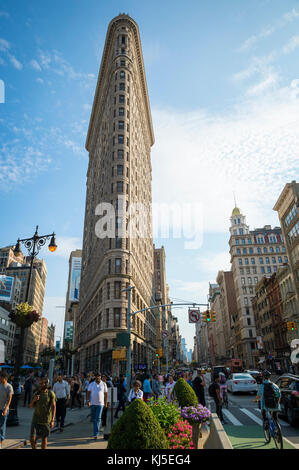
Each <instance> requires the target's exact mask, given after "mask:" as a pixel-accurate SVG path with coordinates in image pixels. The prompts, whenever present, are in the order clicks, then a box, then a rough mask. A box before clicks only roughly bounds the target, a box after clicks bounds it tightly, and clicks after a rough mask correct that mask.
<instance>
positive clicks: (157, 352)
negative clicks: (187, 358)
mask: <svg viewBox="0 0 299 470" xmlns="http://www.w3.org/2000/svg"><path fill="white" fill-rule="evenodd" d="M155 355H156V358H159V357H162V349H156V354H155Z"/></svg>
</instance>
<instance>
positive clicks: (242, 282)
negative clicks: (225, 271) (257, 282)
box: [241, 277, 245, 286]
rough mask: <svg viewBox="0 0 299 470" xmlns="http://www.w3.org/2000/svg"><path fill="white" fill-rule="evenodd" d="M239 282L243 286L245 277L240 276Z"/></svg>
mask: <svg viewBox="0 0 299 470" xmlns="http://www.w3.org/2000/svg"><path fill="white" fill-rule="evenodd" d="M241 284H242V286H245V277H241Z"/></svg>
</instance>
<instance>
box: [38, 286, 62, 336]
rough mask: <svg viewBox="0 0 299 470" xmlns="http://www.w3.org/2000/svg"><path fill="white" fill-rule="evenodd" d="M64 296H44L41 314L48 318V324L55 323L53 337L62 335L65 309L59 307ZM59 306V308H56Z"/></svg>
mask: <svg viewBox="0 0 299 470" xmlns="http://www.w3.org/2000/svg"><path fill="white" fill-rule="evenodd" d="M65 301H66V295H65V297H49V296H45V301H44V309H43V316H44V317H45V318H46V319H47V320H48V322H49V325H50V324H51V323H53V324H54V325H55V337H56V339H58V337H59V336H63V328H64V317H65V309H64V308H60V307H62V306H64V305H65ZM57 307H59V308H57Z"/></svg>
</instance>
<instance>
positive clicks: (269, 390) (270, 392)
mask: <svg viewBox="0 0 299 470" xmlns="http://www.w3.org/2000/svg"><path fill="white" fill-rule="evenodd" d="M264 403H265V406H266V408H277V398H276V396H275V392H274V389H273V387H272V382H269V383H267V384H265V383H264Z"/></svg>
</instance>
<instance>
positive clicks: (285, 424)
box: [255, 408, 290, 427]
mask: <svg viewBox="0 0 299 470" xmlns="http://www.w3.org/2000/svg"><path fill="white" fill-rule="evenodd" d="M255 411H259V412H260V413H261V410H260V409H259V408H255ZM278 421H279V424H280V426H287V427H289V426H290V425H289V423H285V422H284V421H281V420H280V419H279V420H278Z"/></svg>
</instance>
